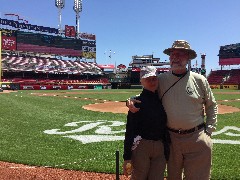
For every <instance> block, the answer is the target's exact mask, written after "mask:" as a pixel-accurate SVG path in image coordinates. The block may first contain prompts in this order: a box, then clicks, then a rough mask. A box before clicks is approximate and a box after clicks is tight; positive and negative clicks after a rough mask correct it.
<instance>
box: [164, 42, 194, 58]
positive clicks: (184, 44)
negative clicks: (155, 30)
mask: <svg viewBox="0 0 240 180" xmlns="http://www.w3.org/2000/svg"><path fill="white" fill-rule="evenodd" d="M174 49H180V50H184V51H187V52H188V53H189V60H192V59H195V58H196V57H197V53H196V52H195V51H194V50H192V49H191V47H190V44H189V43H188V42H187V41H185V40H176V41H174V43H173V45H172V47H171V48H168V49H165V50H164V51H163V53H164V54H167V55H169V56H170V52H171V51H172V50H174Z"/></svg>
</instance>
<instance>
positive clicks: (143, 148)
mask: <svg viewBox="0 0 240 180" xmlns="http://www.w3.org/2000/svg"><path fill="white" fill-rule="evenodd" d="M140 81H141V84H142V86H143V91H142V93H141V94H140V96H138V97H137V99H138V100H140V101H141V103H139V104H137V105H136V106H137V107H138V108H140V110H139V111H138V112H137V113H132V112H130V111H129V112H128V116H127V125H126V133H125V140H124V155H123V158H124V165H123V172H124V174H125V175H128V173H129V172H128V168H129V167H128V164H131V165H132V172H131V173H132V175H131V179H132V180H162V179H164V171H165V168H166V159H168V156H169V148H168V144H169V143H170V142H169V139H170V138H169V134H168V131H167V129H166V123H167V116H166V113H165V110H164V108H163V106H162V103H161V101H160V100H159V97H158V93H157V87H158V83H157V75H156V68H155V67H153V66H147V67H144V68H142V69H141V72H140Z"/></svg>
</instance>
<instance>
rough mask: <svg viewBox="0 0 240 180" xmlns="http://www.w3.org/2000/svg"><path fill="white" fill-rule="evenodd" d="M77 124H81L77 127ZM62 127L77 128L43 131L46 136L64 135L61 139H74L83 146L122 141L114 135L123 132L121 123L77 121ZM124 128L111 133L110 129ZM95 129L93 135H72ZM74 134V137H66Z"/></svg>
mask: <svg viewBox="0 0 240 180" xmlns="http://www.w3.org/2000/svg"><path fill="white" fill-rule="evenodd" d="M79 124H80V125H81V124H83V125H82V126H80V127H78V126H79ZM64 126H67V127H78V128H76V129H72V130H68V131H60V129H51V130H45V131H44V133H46V134H59V135H64V136H63V137H67V138H71V139H75V140H78V141H81V142H82V143H83V144H87V143H94V142H102V141H119V140H124V136H118V135H115V134H119V133H123V132H125V123H124V122H121V121H107V120H98V121H96V122H92V121H79V122H71V123H67V124H65V125H64ZM119 126H124V129H122V130H118V131H113V130H112V127H119ZM94 128H95V129H96V130H95V131H94V133H96V134H93V135H75V134H74V133H81V132H85V131H89V130H92V129H94ZM68 134H74V135H68Z"/></svg>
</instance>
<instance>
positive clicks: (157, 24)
mask: <svg viewBox="0 0 240 180" xmlns="http://www.w3.org/2000/svg"><path fill="white" fill-rule="evenodd" d="M73 3H74V0H65V8H64V9H63V10H62V26H63V27H64V26H65V25H72V26H75V13H74V11H73ZM0 4H1V6H0V17H1V18H6V16H4V14H5V13H15V14H18V15H19V16H20V17H21V18H23V19H26V20H28V21H29V23H30V24H35V25H39V26H40V25H41V26H47V27H54V28H57V27H58V10H57V8H56V7H55V0H41V1H37V0H0ZM239 7H240V0H229V1H226V0H201V1H199V0H83V11H82V13H81V14H80V32H87V33H93V34H95V35H96V38H97V41H96V44H97V63H98V64H115V62H116V64H117V65H118V64H120V63H122V64H125V65H126V66H128V64H129V62H130V61H131V60H132V56H133V55H148V54H154V57H159V58H160V59H161V61H165V60H168V56H166V55H164V54H163V50H164V49H166V48H168V47H171V45H172V43H173V41H174V40H177V39H185V40H187V41H188V42H189V43H190V44H191V47H192V48H193V49H194V50H195V51H196V52H197V54H198V57H197V58H196V59H195V60H193V62H192V64H196V61H197V62H198V64H199V65H200V64H201V58H200V53H205V54H206V69H207V72H209V71H210V70H211V69H214V70H215V69H217V68H219V65H218V56H217V55H218V51H219V48H220V46H222V45H227V44H234V43H240V10H239ZM110 50H111V51H112V58H111V59H110V58H108V56H109V51H110ZM113 52H115V54H113Z"/></svg>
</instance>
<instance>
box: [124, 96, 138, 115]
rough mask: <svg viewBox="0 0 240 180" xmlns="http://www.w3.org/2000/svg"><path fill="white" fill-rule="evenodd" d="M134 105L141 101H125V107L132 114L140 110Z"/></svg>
mask: <svg viewBox="0 0 240 180" xmlns="http://www.w3.org/2000/svg"><path fill="white" fill-rule="evenodd" d="M135 103H141V101H139V100H136V99H131V98H129V99H127V101H126V106H127V107H128V109H129V111H131V112H132V113H136V112H138V111H139V110H140V108H136V107H135V106H134V104H135Z"/></svg>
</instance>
